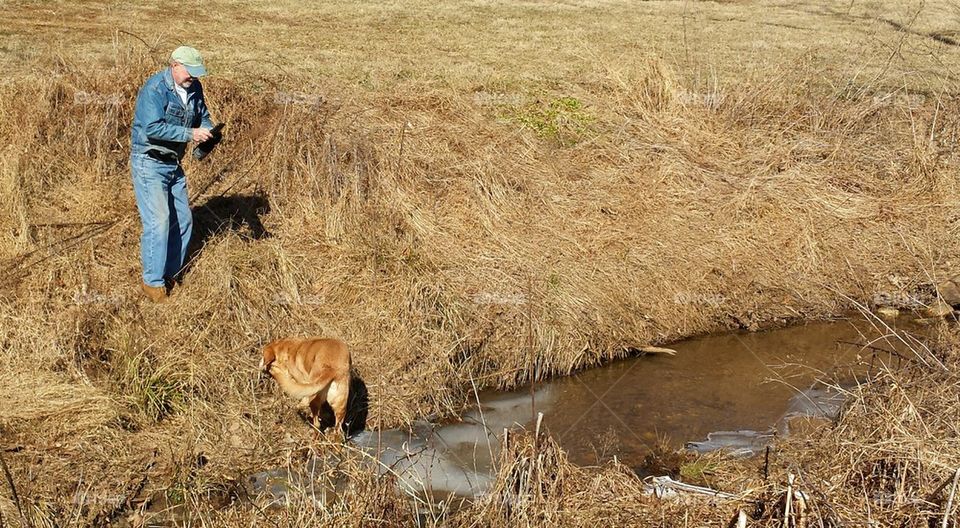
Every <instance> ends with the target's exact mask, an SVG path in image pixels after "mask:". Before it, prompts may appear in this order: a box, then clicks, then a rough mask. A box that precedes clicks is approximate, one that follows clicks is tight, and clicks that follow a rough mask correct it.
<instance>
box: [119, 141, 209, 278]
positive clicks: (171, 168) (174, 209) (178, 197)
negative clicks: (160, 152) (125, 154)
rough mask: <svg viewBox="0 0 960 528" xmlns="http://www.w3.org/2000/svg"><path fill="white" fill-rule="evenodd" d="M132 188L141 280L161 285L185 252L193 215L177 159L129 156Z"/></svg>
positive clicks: (171, 275)
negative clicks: (138, 223) (137, 217)
mask: <svg viewBox="0 0 960 528" xmlns="http://www.w3.org/2000/svg"><path fill="white" fill-rule="evenodd" d="M130 172H131V173H132V176H133V192H134V194H135V195H136V197H137V209H139V210H140V220H141V221H142V222H143V234H142V235H140V261H141V263H142V264H143V283H144V284H146V285H147V286H163V285H164V279H172V278H173V277H174V276H175V275H176V274H177V272H179V271H180V268H181V267H183V261H184V259H185V258H186V256H187V244H189V243H190V233H191V231H192V230H193V216H192V215H191V214H190V204H189V203H188V201H187V178H186V175H184V173H183V168H181V167H180V165H179V164H177V163H166V162H162V161H159V160H156V159H154V158H151V157H150V156H147V155H146V154H134V155H133V156H131V158H130Z"/></svg>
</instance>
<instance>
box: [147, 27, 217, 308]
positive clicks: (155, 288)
mask: <svg viewBox="0 0 960 528" xmlns="http://www.w3.org/2000/svg"><path fill="white" fill-rule="evenodd" d="M206 73H207V70H206V68H204V66H203V58H202V57H201V56H200V52H198V51H197V50H195V49H193V48H190V47H187V46H181V47H179V48H177V49H176V50H174V51H173V53H172V54H171V55H170V67H169V68H167V69H165V70H163V71H161V72H158V73H156V74H154V75H153V76H151V77H150V78H149V79H147V82H146V83H144V85H143V87H142V88H140V93H139V94H138V95H137V106H136V110H135V111H134V115H133V130H132V133H131V152H130V172H131V174H132V176H133V190H134V194H135V195H136V198H137V209H138V210H139V211H140V220H141V221H142V223H143V233H142V234H141V236H140V260H141V263H142V265H143V285H142V288H143V292H144V293H145V294H146V295H147V297H149V298H150V300H152V301H154V302H161V301H163V300H164V299H166V297H167V285H168V284H170V285H171V286H172V284H173V278H174V276H175V275H176V274H177V273H178V272H179V271H180V268H181V267H183V262H184V258H185V257H186V253H187V244H188V243H189V242H190V233H191V230H192V227H193V218H192V216H191V214H190V204H189V203H188V202H187V180H186V176H185V175H184V173H183V167H181V165H180V160H182V159H183V155H184V153H185V152H186V148H187V143H189V142H190V141H194V142H197V143H200V142H203V141H206V140H208V139H210V138H211V137H212V134H211V129H212V128H213V122H212V121H211V119H210V112H209V111H208V110H207V105H206V103H205V102H204V99H203V87H202V86H201V85H200V81H199V79H198V77H202V76H203V75H206Z"/></svg>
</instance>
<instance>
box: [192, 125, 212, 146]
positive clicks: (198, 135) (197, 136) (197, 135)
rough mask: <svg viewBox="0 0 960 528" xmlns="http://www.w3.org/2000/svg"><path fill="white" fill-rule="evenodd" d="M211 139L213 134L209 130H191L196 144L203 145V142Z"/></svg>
mask: <svg viewBox="0 0 960 528" xmlns="http://www.w3.org/2000/svg"><path fill="white" fill-rule="evenodd" d="M212 137H213V134H211V133H210V129H209V128H194V129H193V140H194V141H196V142H197V143H203V142H204V141H206V140H208V139H210V138H212Z"/></svg>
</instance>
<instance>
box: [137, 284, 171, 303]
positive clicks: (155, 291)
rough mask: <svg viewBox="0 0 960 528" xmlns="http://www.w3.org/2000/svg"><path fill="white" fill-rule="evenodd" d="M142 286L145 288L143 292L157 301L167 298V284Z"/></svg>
mask: <svg viewBox="0 0 960 528" xmlns="http://www.w3.org/2000/svg"><path fill="white" fill-rule="evenodd" d="M140 287H141V288H143V293H145V294H146V295H147V297H149V298H150V300H151V301H153V302H155V303H159V302H163V301H165V300H166V299H167V288H166V287H165V286H148V285H146V284H141V285H140Z"/></svg>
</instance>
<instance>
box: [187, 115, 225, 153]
mask: <svg viewBox="0 0 960 528" xmlns="http://www.w3.org/2000/svg"><path fill="white" fill-rule="evenodd" d="M224 126H226V123H218V124H216V125H214V127H213V128H211V129H210V139H208V140H206V141H204V142H202V143H197V146H195V147H193V157H194V158H196V159H198V160H202V159H203V158H205V157H207V154H210V152H211V151H212V150H213V149H214V147H216V146H217V145H218V144H219V143H220V140H221V139H223V127H224Z"/></svg>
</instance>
